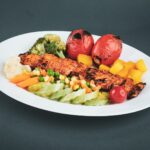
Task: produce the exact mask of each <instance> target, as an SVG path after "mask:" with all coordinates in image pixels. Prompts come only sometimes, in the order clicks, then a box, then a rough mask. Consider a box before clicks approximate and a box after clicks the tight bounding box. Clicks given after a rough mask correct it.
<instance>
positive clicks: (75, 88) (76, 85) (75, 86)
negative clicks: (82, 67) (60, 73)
mask: <svg viewBox="0 0 150 150" xmlns="http://www.w3.org/2000/svg"><path fill="white" fill-rule="evenodd" d="M79 87H80V86H79V84H75V85H74V86H73V87H72V89H73V90H77V89H78V88H79Z"/></svg>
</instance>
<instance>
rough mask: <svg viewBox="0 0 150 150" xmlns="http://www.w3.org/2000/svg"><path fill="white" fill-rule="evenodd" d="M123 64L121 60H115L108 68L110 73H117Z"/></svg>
mask: <svg viewBox="0 0 150 150" xmlns="http://www.w3.org/2000/svg"><path fill="white" fill-rule="evenodd" d="M123 67H124V66H123V64H122V62H120V61H116V62H115V63H114V64H113V65H112V67H111V68H110V72H111V73H112V74H117V73H119V72H120V71H121V70H122V69H123Z"/></svg>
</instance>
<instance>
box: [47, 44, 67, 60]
mask: <svg viewBox="0 0 150 150" xmlns="http://www.w3.org/2000/svg"><path fill="white" fill-rule="evenodd" d="M44 47H45V51H46V53H49V54H54V55H56V56H58V57H60V58H65V56H64V54H63V51H64V49H62V48H61V47H59V44H57V43H55V42H49V43H46V44H45V45H44ZM60 48H61V49H60Z"/></svg>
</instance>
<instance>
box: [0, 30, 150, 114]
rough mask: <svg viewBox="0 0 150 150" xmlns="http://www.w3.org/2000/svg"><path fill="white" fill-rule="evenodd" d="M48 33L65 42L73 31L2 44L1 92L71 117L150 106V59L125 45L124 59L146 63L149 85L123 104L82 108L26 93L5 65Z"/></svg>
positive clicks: (38, 34)
mask: <svg viewBox="0 0 150 150" xmlns="http://www.w3.org/2000/svg"><path fill="white" fill-rule="evenodd" d="M47 33H53V34H58V35H59V36H60V37H61V38H62V40H63V41H64V42H66V39H67V37H68V35H69V33H70V32H66V31H42V32H32V33H27V34H23V35H19V36H16V37H13V38H10V39H8V40H5V41H3V42H1V43H0V90H1V91H2V92H3V93H5V94H6V95H8V96H10V97H12V98H14V99H15V100H17V101H20V102H22V103H24V104H27V105H30V106H33V107H36V108H40V109H43V110H47V111H52V112H57V113H62V114H69V115H79V116H114V115H122V114H128V113H132V112H136V111H139V110H142V109H145V108H148V107H149V106H150V101H149V97H150V57H149V56H147V55H145V54H144V53H142V52H140V51H139V50H137V49H135V48H133V47H131V46H128V45H127V44H123V53H122V55H121V58H122V59H123V60H126V61H128V60H132V61H136V60H137V59H140V58H143V59H144V60H145V63H146V64H147V66H148V67H149V68H148V71H147V73H146V74H145V75H144V77H143V81H144V82H146V83H147V85H146V87H145V89H144V90H143V91H142V92H141V94H140V95H139V96H138V97H136V98H134V99H132V100H130V101H126V102H124V103H122V104H113V105H106V106H81V105H73V104H65V103H60V102H56V101H52V100H48V99H46V98H42V97H39V96H36V95H34V94H32V93H30V92H28V91H25V90H23V89H21V88H19V87H17V86H16V85H14V84H12V83H10V82H9V80H7V79H6V78H5V75H4V73H3V65H4V62H5V61H6V59H7V58H9V57H11V56H15V55H18V54H20V53H24V52H26V51H28V50H29V48H31V46H32V45H33V43H34V42H35V41H36V40H37V39H38V38H39V37H42V36H44V35H45V34H47ZM93 36H94V40H95V41H96V39H98V38H99V36H96V35H93Z"/></svg>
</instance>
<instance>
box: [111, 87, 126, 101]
mask: <svg viewBox="0 0 150 150" xmlns="http://www.w3.org/2000/svg"><path fill="white" fill-rule="evenodd" d="M109 99H110V101H111V103H122V102H123V101H125V100H126V99H127V92H126V90H125V88H124V87H123V86H118V87H114V88H113V89H112V90H111V91H110V92H109Z"/></svg>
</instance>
